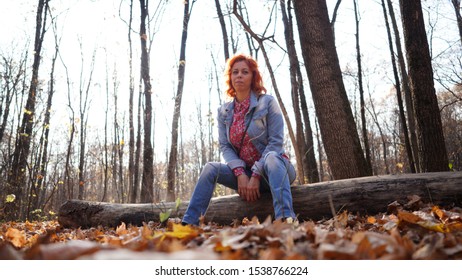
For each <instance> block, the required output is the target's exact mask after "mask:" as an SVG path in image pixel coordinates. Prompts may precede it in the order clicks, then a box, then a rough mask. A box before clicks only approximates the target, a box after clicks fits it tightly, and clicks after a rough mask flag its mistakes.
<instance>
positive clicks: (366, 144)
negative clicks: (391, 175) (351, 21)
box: [353, 0, 372, 174]
mask: <svg viewBox="0 0 462 280" xmlns="http://www.w3.org/2000/svg"><path fill="white" fill-rule="evenodd" d="M353 6H354V12H355V26H356V34H355V38H356V62H357V65H358V88H359V99H360V104H361V106H360V107H361V109H360V110H361V131H362V138H363V143H364V151H365V152H366V167H367V172H368V173H370V174H372V164H371V151H370V147H369V139H368V133H367V122H366V108H365V107H366V104H365V101H364V87H363V72H362V63H361V47H360V45H359V20H360V19H359V12H358V2H357V0H353Z"/></svg>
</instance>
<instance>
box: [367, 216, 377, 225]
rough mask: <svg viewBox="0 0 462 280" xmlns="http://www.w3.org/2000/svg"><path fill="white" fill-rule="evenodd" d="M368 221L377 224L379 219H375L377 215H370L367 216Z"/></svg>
mask: <svg viewBox="0 0 462 280" xmlns="http://www.w3.org/2000/svg"><path fill="white" fill-rule="evenodd" d="M367 222H368V223H369V224H375V223H376V222H377V220H376V219H375V217H372V216H369V217H367Z"/></svg>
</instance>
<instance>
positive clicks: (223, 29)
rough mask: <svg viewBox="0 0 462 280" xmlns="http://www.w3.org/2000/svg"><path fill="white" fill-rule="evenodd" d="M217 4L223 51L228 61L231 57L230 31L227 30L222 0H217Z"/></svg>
mask: <svg viewBox="0 0 462 280" xmlns="http://www.w3.org/2000/svg"><path fill="white" fill-rule="evenodd" d="M215 6H216V8H217V15H218V20H219V21H220V26H221V33H222V36H223V51H224V54H225V61H226V60H228V58H229V39H228V32H227V31H226V23H225V18H224V16H223V12H222V10H221V5H220V0H215Z"/></svg>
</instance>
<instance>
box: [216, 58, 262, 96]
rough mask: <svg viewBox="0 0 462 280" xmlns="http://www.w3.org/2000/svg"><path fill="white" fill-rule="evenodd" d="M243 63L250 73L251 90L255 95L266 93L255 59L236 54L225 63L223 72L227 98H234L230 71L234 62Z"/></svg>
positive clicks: (234, 93)
mask: <svg viewBox="0 0 462 280" xmlns="http://www.w3.org/2000/svg"><path fill="white" fill-rule="evenodd" d="M240 61H245V62H246V63H247V65H248V66H249V70H250V71H251V72H252V74H253V77H252V85H251V86H250V88H251V90H252V91H253V92H255V93H256V94H264V93H266V88H265V87H264V86H263V79H262V77H261V74H260V71H259V70H258V63H257V61H256V60H255V59H253V58H252V57H251V56H248V55H244V54H237V55H235V56H233V57H231V58H230V59H228V61H227V62H226V70H225V82H226V87H227V88H226V90H225V92H226V94H227V95H228V96H229V97H235V96H236V91H235V90H234V88H233V85H232V83H231V69H232V68H233V66H234V64H235V63H236V62H240Z"/></svg>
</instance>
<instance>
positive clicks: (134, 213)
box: [58, 172, 462, 228]
mask: <svg viewBox="0 0 462 280" xmlns="http://www.w3.org/2000/svg"><path fill="white" fill-rule="evenodd" d="M411 195H418V196H420V197H421V198H422V201H424V202H429V203H433V204H435V205H440V206H444V205H451V204H452V205H461V202H462V172H435V173H420V174H399V175H385V176H373V177H362V178H354V179H345V180H338V181H329V182H321V183H316V184H308V185H302V186H294V187H292V196H293V204H294V210H295V213H297V214H298V218H299V220H319V219H322V218H331V217H332V215H333V211H332V209H334V211H336V212H340V211H343V210H347V211H349V212H353V213H361V214H369V215H373V214H377V213H380V212H386V211H387V206H388V205H389V204H390V203H392V202H394V201H397V202H399V203H401V204H405V203H407V201H408V197H409V196H411ZM186 207H187V203H182V204H181V205H180V207H179V209H178V210H177V211H176V213H173V215H175V216H177V217H182V216H183V214H184V212H185V210H186ZM332 207H333V208H332ZM170 209H175V203H161V204H153V203H145V204H116V203H102V202H90V201H82V200H69V201H67V202H65V203H64V204H63V205H62V206H61V208H60V210H59V216H58V221H59V223H60V224H61V225H62V226H64V227H82V228H88V227H95V226H98V225H101V226H110V227H116V226H118V225H120V224H121V223H122V222H125V223H126V224H132V225H142V223H143V222H148V221H156V222H158V221H159V214H160V213H161V212H165V211H167V210H170ZM270 214H273V206H272V200H271V195H270V194H264V195H262V198H261V199H260V200H259V201H257V202H253V203H249V202H245V201H243V200H242V199H241V198H240V197H239V196H238V195H237V194H236V195H230V196H223V197H218V198H213V199H212V201H211V203H210V206H209V209H208V212H207V214H206V216H205V219H206V221H212V222H215V223H218V224H223V225H228V224H231V223H232V222H233V221H235V220H242V219H243V218H244V217H248V218H252V217H253V216H256V217H258V218H259V219H260V220H264V219H266V218H267V217H268V215H270Z"/></svg>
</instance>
